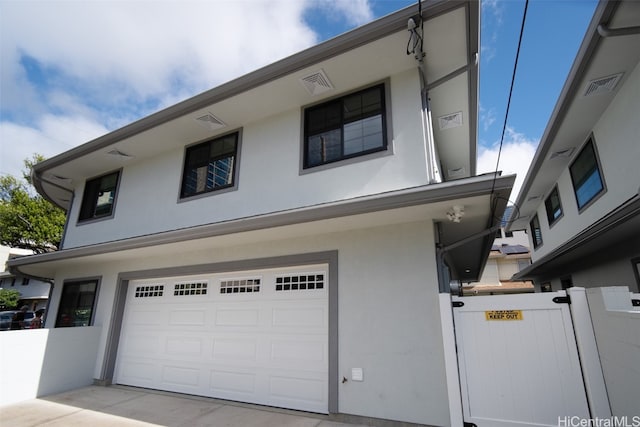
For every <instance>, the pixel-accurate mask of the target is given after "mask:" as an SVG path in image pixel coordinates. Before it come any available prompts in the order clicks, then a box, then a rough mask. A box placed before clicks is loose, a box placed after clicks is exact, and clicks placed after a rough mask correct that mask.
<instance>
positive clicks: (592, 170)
mask: <svg viewBox="0 0 640 427" xmlns="http://www.w3.org/2000/svg"><path fill="white" fill-rule="evenodd" d="M569 171H570V173H571V182H572V183H573V190H574V192H575V195H576V201H577V202H578V209H582V208H583V207H584V206H585V205H587V203H589V202H590V201H591V200H593V199H594V198H595V197H596V196H597V195H598V194H600V193H602V192H603V191H604V181H603V179H602V174H601V172H600V167H599V165H598V158H597V156H596V150H595V147H594V144H593V139H590V140H589V142H587V144H586V145H585V146H584V148H583V149H582V151H581V152H580V154H578V157H576V159H575V160H574V161H573V163H572V164H571V166H570V167H569Z"/></svg>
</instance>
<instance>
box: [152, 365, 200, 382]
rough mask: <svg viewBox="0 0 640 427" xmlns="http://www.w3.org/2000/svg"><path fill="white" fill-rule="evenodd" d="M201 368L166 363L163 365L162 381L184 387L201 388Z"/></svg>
mask: <svg viewBox="0 0 640 427" xmlns="http://www.w3.org/2000/svg"><path fill="white" fill-rule="evenodd" d="M200 377H201V375H200V369H199V368H189V367H185V366H182V365H181V366H172V365H164V366H163V367H162V383H163V384H173V385H177V386H182V387H192V388H199V386H200V383H199V378H200Z"/></svg>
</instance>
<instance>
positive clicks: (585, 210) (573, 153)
mask: <svg viewBox="0 0 640 427" xmlns="http://www.w3.org/2000/svg"><path fill="white" fill-rule="evenodd" d="M639 26H640V4H639V3H638V2H634V1H622V2H602V3H601V4H600V5H599V7H598V9H597V11H596V14H595V16H594V18H593V21H592V22H591V25H590V27H589V30H588V32H587V36H586V37H585V39H584V41H583V43H582V46H581V47H580V51H579V52H578V56H577V57H576V59H575V61H574V64H573V67H572V68H571V72H570V75H569V77H568V78H567V81H566V83H565V85H564V87H563V89H562V93H561V95H560V98H559V99H558V101H557V103H556V106H555V108H554V110H553V113H552V116H551V118H550V121H549V123H548V125H547V127H546V129H545V131H544V134H543V136H542V139H541V141H540V145H539V146H538V149H537V151H536V153H535V156H534V158H533V161H532V164H531V166H530V168H529V171H528V173H527V176H526V178H525V180H524V183H523V186H522V190H521V191H520V194H519V195H518V197H517V201H516V205H517V206H518V208H519V210H514V211H513V213H512V215H511V218H510V224H509V225H508V227H507V231H514V230H526V231H527V233H528V236H529V241H530V247H531V248H532V253H531V259H532V261H533V263H532V265H531V266H529V267H528V268H526V269H524V270H523V271H521V272H519V273H517V274H516V275H515V276H514V277H515V278H518V279H530V280H534V281H535V283H536V286H537V287H540V286H543V285H544V286H547V287H551V288H552V289H554V290H555V289H566V288H568V287H571V286H581V287H585V288H590V287H601V286H627V287H628V288H629V289H630V290H631V291H635V292H637V291H638V289H639V288H638V287H639V286H640V280H639V277H640V276H639V271H640V215H639V212H640V195H639V194H638V193H639V191H640V170H639V169H638V167H637V165H638V163H639V162H640V123H639V121H638V117H639V114H640V97H639V96H638V95H640V66H638V61H639V60H640V50H639V49H638V44H639V43H640V27H639Z"/></svg>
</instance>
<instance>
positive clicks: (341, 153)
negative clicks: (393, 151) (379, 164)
mask: <svg viewBox="0 0 640 427" xmlns="http://www.w3.org/2000/svg"><path fill="white" fill-rule="evenodd" d="M386 149H387V134H386V116H385V99H384V85H382V84H381V85H378V86H374V87H371V88H368V89H365V90H362V91H359V92H356V93H353V94H350V95H347V96H344V97H342V98H339V99H334V100H331V101H329V102H325V103H323V104H320V105H316V106H313V107H309V108H307V109H306V110H305V111H304V167H305V168H311V167H314V166H319V165H324V164H327V163H332V162H336V161H339V160H343V159H349V158H352V157H357V156H361V155H364V154H369V153H373V152H376V151H381V150H386Z"/></svg>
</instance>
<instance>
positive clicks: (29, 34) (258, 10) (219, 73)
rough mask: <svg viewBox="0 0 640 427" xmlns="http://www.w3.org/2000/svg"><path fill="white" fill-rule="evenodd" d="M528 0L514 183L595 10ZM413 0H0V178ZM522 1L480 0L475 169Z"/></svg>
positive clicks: (510, 129)
mask: <svg viewBox="0 0 640 427" xmlns="http://www.w3.org/2000/svg"><path fill="white" fill-rule="evenodd" d="M596 3H597V2H596V1H595V0H530V2H529V6H528V11H527V18H526V23H525V28H524V34H523V39H522V46H521V51H520V58H519V63H518V70H517V74H516V80H515V85H514V92H513V95H512V101H511V107H510V112H509V116H508V121H507V127H506V132H505V137H504V145H503V147H502V153H501V156H500V165H499V167H498V169H499V170H502V171H503V173H504V174H510V173H517V174H518V178H517V180H516V185H515V187H514V191H513V192H512V194H511V200H512V201H513V200H515V199H516V194H517V191H518V189H519V188H520V185H521V183H522V180H523V179H524V177H525V175H526V172H527V169H528V167H529V164H530V162H531V159H532V158H533V155H534V153H535V150H536V147H537V144H538V141H539V140H540V138H541V136H542V134H543V132H544V129H545V126H546V123H547V121H548V119H549V117H550V115H551V112H552V110H553V108H554V106H555V102H556V100H557V97H558V95H559V93H560V91H561V89H562V86H563V84H564V81H565V79H566V77H567V75H568V72H569V69H570V67H571V65H572V63H573V60H574V58H575V55H576V53H577V51H578V48H579V46H580V43H581V41H582V39H583V37H584V34H585V30H586V28H587V26H588V24H589V22H590V20H591V16H592V15H593V12H594V10H595V6H596ZM411 5H412V6H414V7H416V8H417V0H91V1H82V0H0V59H1V60H0V174H1V175H7V174H9V175H14V176H16V177H21V176H22V169H23V160H24V159H26V158H30V157H31V156H32V154H33V153H39V154H43V155H44V156H45V157H51V156H54V155H56V154H59V153H61V152H63V151H66V150H69V149H71V148H73V147H75V146H77V145H80V144H82V143H85V142H88V141H91V140H92V139H94V138H97V137H99V136H101V135H103V134H105V133H108V132H110V131H113V130H116V129H118V128H120V127H122V126H125V125H127V124H129V123H131V122H133V121H135V120H137V119H140V118H142V117H145V116H147V115H149V114H151V113H153V112H155V111H158V110H160V109H163V108H166V107H168V106H171V105H173V104H175V103H177V102H179V101H181V100H184V99H187V98H189V97H191V96H194V95H196V94H198V93H201V92H203V91H205V90H208V89H210V88H212V87H215V86H218V85H220V84H222V83H224V82H226V81H229V80H231V79H233V78H236V77H239V76H241V75H244V74H246V73H248V72H250V71H253V70H255V69H257V68H260V67H262V66H265V65H268V64H270V63H272V62H274V61H276V60H278V59H281V58H284V57H287V56H289V55H291V54H294V53H296V52H299V51H300V50H303V49H305V48H308V47H310V46H313V45H315V44H317V43H319V42H321V41H324V40H327V39H330V38H332V37H335V36H337V35H339V34H341V33H344V32H346V31H348V30H350V29H353V28H355V27H357V26H359V25H362V24H365V23H368V22H370V21H372V20H374V19H376V18H379V17H381V16H384V15H387V14H389V13H392V12H394V11H396V10H399V9H402V8H404V7H406V6H411ZM524 6H525V0H483V1H482V3H481V22H482V25H481V52H480V114H479V122H478V123H479V124H478V173H483V172H490V171H493V170H495V169H496V160H497V153H498V146H499V143H500V139H501V134H502V129H503V124H504V120H505V111H506V107H507V100H508V96H509V86H510V83H511V75H512V73H513V65H514V60H515V55H516V48H517V43H518V37H519V34H520V26H521V22H522V16H523V11H524Z"/></svg>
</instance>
